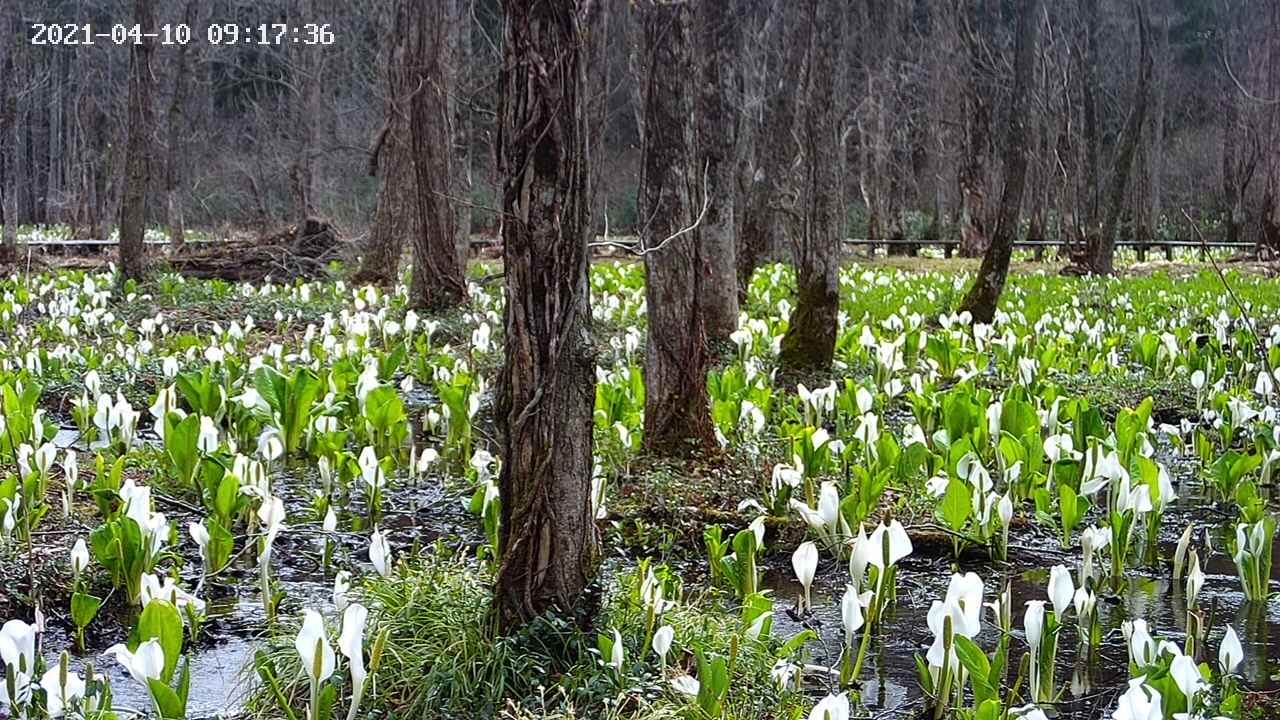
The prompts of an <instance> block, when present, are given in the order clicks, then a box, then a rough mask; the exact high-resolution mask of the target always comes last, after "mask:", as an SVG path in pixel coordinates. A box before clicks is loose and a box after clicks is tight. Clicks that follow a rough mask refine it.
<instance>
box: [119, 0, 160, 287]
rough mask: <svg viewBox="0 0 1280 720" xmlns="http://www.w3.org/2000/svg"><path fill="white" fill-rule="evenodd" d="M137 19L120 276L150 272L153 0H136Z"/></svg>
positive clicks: (131, 55)
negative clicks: (138, 37) (147, 237)
mask: <svg viewBox="0 0 1280 720" xmlns="http://www.w3.org/2000/svg"><path fill="white" fill-rule="evenodd" d="M133 20H134V22H135V23H137V24H138V25H139V26H140V28H141V32H142V34H143V36H144V37H143V38H142V39H141V42H138V43H135V44H133V45H132V46H131V47H130V53H129V125H128V139H127V141H126V159H125V172H124V186H123V189H122V195H121V201H120V278H121V280H140V279H141V278H142V276H143V274H144V273H145V272H146V245H145V244H144V236H145V233H146V225H147V184H148V182H149V181H150V178H151V149H150V148H151V123H152V114H151V85H152V78H151V52H152V41H151V40H150V39H148V38H147V37H145V36H146V35H148V34H154V32H155V17H154V16H153V15H152V7H151V0H135V1H134V5H133Z"/></svg>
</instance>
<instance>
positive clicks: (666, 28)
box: [637, 0, 737, 455]
mask: <svg viewBox="0 0 1280 720" xmlns="http://www.w3.org/2000/svg"><path fill="white" fill-rule="evenodd" d="M639 8H640V18H641V22H642V24H643V34H644V75H643V83H644V126H645V138H644V139H645V142H644V163H643V164H644V176H643V181H642V182H641V184H640V197H639V201H638V203H637V208H638V210H639V213H640V217H642V218H646V219H647V222H646V224H645V227H644V230H643V231H642V233H643V234H642V237H643V238H644V241H645V251H644V252H645V255H644V265H645V299H646V307H647V308H648V312H649V315H648V321H649V322H648V332H649V341H648V344H647V346H646V349H645V363H644V375H645V398H644V441H645V446H646V447H647V448H649V449H650V450H652V451H654V452H658V453H661V454H667V455H675V454H679V453H681V452H684V451H687V450H689V449H690V447H702V448H708V447H710V446H711V445H712V443H713V442H714V440H715V435H714V432H713V431H712V428H711V411H710V406H709V400H708V397H707V332H706V320H705V318H704V315H703V313H704V312H705V310H706V304H707V300H706V294H707V292H708V289H709V288H708V287H707V286H708V284H709V282H708V281H709V278H708V277H707V273H706V271H705V269H704V268H705V267H706V265H707V264H709V261H713V260H715V259H716V258H715V256H714V255H712V254H711V253H712V248H711V247H709V246H707V245H704V244H702V243H699V238H698V236H697V233H696V231H690V230H688V228H690V227H692V226H693V225H694V224H695V222H696V221H697V215H698V214H699V210H697V209H695V208H694V207H693V203H694V199H695V198H697V197H698V194H699V193H698V190H697V187H698V183H699V178H700V176H701V175H702V173H700V172H699V171H698V170H697V169H695V166H694V162H695V160H694V157H695V151H694V141H693V138H694V128H693V122H692V120H693V107H694V102H693V88H692V87H691V86H690V84H689V83H688V82H687V81H686V78H685V77H684V75H683V71H684V70H685V69H687V68H689V67H690V66H691V65H692V63H693V52H692V48H691V44H690V37H689V36H690V26H691V19H692V17H691V16H692V14H693V12H692V9H691V8H690V6H689V3H687V2H676V3H665V2H656V1H655V0H642V2H641V3H640V5H639ZM709 214H710V210H709V209H708V215H709ZM704 222H705V218H704ZM704 237H705V236H704ZM704 253H705V254H704ZM730 288H731V290H733V291H734V292H735V293H736V287H733V286H732V285H731V286H730ZM733 299H734V301H735V304H736V300H737V297H736V294H735V296H734V298H733ZM735 323H736V315H735Z"/></svg>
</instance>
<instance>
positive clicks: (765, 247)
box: [736, 0, 805, 300]
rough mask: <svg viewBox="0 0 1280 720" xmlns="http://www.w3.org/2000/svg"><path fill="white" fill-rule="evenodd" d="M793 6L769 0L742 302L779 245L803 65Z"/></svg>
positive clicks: (743, 242) (742, 259) (743, 243)
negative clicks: (780, 206) (781, 208)
mask: <svg viewBox="0 0 1280 720" xmlns="http://www.w3.org/2000/svg"><path fill="white" fill-rule="evenodd" d="M798 7H799V6H798V5H796V4H795V3H793V2H791V0H774V2H773V4H772V6H771V7H770V10H769V20H768V26H769V32H768V33H767V38H768V45H767V46H766V54H767V61H766V68H767V69H766V71H765V82H764V86H765V88H766V93H765V108H764V119H763V121H762V123H761V128H760V136H761V141H760V142H758V143H756V153H757V158H756V162H755V168H754V171H753V172H752V176H751V180H750V184H749V187H748V189H747V192H746V196H747V198H748V199H747V202H746V207H744V208H743V209H742V210H743V214H744V215H745V217H744V218H743V220H742V232H741V233H740V234H739V236H738V246H737V248H736V250H737V263H738V298H739V299H740V300H741V299H745V298H746V294H747V288H748V286H749V285H750V283H751V277H752V275H754V274H755V271H756V268H758V267H760V266H761V265H762V264H764V262H765V260H766V259H768V258H770V256H771V255H772V254H773V250H774V248H775V247H776V246H777V245H779V243H778V242H776V238H777V237H778V236H779V235H780V234H782V227H781V223H780V222H779V220H778V204H779V202H780V201H781V199H782V198H781V196H782V194H783V192H784V191H785V190H786V188H787V186H788V185H789V184H790V183H789V178H788V175H789V171H790V168H791V164H792V160H793V159H794V158H795V155H796V147H795V143H794V142H792V140H791V137H792V127H793V126H794V124H795V112H796V107H795V106H796V102H795V96H796V87H795V83H796V81H797V79H798V74H799V72H800V67H801V65H802V64H803V61H804V52H805V45H804V43H803V42H802V41H801V40H802V38H803V36H804V32H803V30H804V28H803V27H802V26H801V25H802V24H801V22H800V20H799V10H798Z"/></svg>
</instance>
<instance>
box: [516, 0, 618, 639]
mask: <svg viewBox="0 0 1280 720" xmlns="http://www.w3.org/2000/svg"><path fill="white" fill-rule="evenodd" d="M503 8H504V20H503V34H504V42H503V52H504V62H503V66H502V68H503V69H502V72H501V78H500V99H499V112H498V117H499V130H498V132H499V137H498V167H499V172H500V174H501V176H502V178H503V188H502V190H503V198H502V207H503V211H504V214H505V215H506V221H505V222H504V223H503V260H504V268H505V277H506V296H507V304H506V310H505V327H506V333H505V347H506V354H505V359H504V362H503V367H502V372H501V374H500V376H499V382H498V393H497V401H496V405H495V408H494V416H495V418H496V423H497V426H498V433H499V436H500V437H501V442H502V461H503V462H502V471H501V474H500V476H499V479H498V490H499V497H500V498H501V502H502V514H501V515H502V519H501V520H502V529H501V533H500V539H499V541H500V544H501V563H500V565H499V568H498V572H497V579H496V585H495V588H494V594H495V599H494V600H495V602H494V605H495V612H496V614H497V620H498V624H499V627H501V628H502V629H503V630H504V631H512V630H515V629H517V628H518V627H520V626H523V625H525V624H527V623H529V622H530V621H532V620H533V619H534V618H536V617H538V616H539V615H541V614H543V613H544V612H546V611H549V610H557V611H560V612H577V613H579V618H582V617H583V616H589V615H590V614H591V613H592V611H593V609H592V608H591V607H590V605H591V602H590V600H589V598H588V594H587V593H584V590H585V589H586V588H587V585H588V583H589V582H590V581H591V580H592V578H593V577H594V576H595V573H596V568H597V566H598V564H599V560H600V550H599V538H598V533H597V530H596V527H595V520H594V514H593V509H592V502H591V468H592V425H593V420H592V411H593V408H594V404H595V367H596V359H595V352H594V350H593V345H592V341H591V335H590V323H591V307H590V303H591V297H590V292H589V285H588V282H587V270H588V265H589V256H588V253H587V236H588V233H589V232H590V199H591V192H590V187H589V185H590V179H591V173H590V167H591V163H590V155H589V151H588V148H589V144H588V135H589V127H590V124H589V122H588V118H587V113H586V102H585V97H584V95H585V91H586V71H587V69H586V67H585V66H584V63H583V57H584V56H583V48H584V44H585V43H586V42H587V39H586V38H587V36H588V35H589V33H590V31H591V30H590V25H591V14H592V13H593V11H594V8H593V3H592V2H591V0H576V1H575V0H504V2H503Z"/></svg>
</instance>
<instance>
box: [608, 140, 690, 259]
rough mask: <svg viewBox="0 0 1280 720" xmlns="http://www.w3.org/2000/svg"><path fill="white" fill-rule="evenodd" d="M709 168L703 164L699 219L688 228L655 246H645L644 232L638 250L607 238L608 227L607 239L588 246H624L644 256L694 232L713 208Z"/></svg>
mask: <svg viewBox="0 0 1280 720" xmlns="http://www.w3.org/2000/svg"><path fill="white" fill-rule="evenodd" d="M709 170H710V163H709V162H708V163H707V164H706V165H704V166H703V168H702V211H701V212H699V213H698V217H697V219H695V220H694V221H693V224H692V225H690V226H689V227H687V228H683V229H681V230H677V231H676V232H675V233H673V234H671V235H669V236H667V237H666V238H665V239H664V240H663V241H662V242H660V243H658V244H657V245H654V246H653V247H645V245H644V236H643V234H642V235H641V236H640V241H639V245H640V249H639V250H636V249H635V247H634V246H631V245H624V244H622V243H619V242H614V241H612V240H609V239H607V238H608V230H607V229H606V231H605V237H606V239H605V240H599V241H596V242H592V243H587V247H588V248H592V247H600V246H610V247H617V248H622V249H624V250H627V251H629V252H631V253H632V254H633V255H635V256H637V257H644V256H645V255H648V254H649V253H655V252H658V251H659V250H661V249H662V248H663V247H665V246H666V244H667V243H669V242H671V241H672V240H675V239H676V238H678V237H680V236H681V235H687V234H689V233H691V232H693V231H694V230H697V229H698V227H699V226H700V225H702V221H703V220H704V219H705V218H706V217H707V210H709V209H711V194H710V193H708V192H707V182H708V178H707V174H708V172H709Z"/></svg>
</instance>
